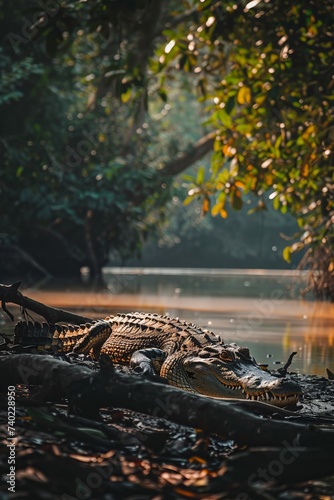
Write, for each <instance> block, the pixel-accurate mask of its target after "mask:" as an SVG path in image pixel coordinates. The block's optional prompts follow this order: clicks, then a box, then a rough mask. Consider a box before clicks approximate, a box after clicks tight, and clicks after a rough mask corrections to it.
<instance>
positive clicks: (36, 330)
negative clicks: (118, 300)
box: [14, 317, 112, 354]
mask: <svg viewBox="0 0 334 500" xmlns="http://www.w3.org/2000/svg"><path fill="white" fill-rule="evenodd" d="M111 322H112V318H110V317H108V318H106V319H105V320H99V321H92V322H91V323H86V324H83V325H53V324H49V323H38V322H32V321H28V322H26V321H19V322H18V323H17V324H16V326H15V329H14V344H19V345H21V346H23V347H24V346H33V347H35V348H37V349H42V350H51V351H55V352H69V351H72V350H74V351H75V352H78V353H85V354H89V353H90V351H91V349H93V350H94V352H95V353H96V352H98V348H100V347H101V346H102V344H103V343H104V342H105V340H106V339H107V338H108V337H109V335H110V333H111Z"/></svg>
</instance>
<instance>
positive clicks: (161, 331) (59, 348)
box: [14, 312, 301, 407]
mask: <svg viewBox="0 0 334 500" xmlns="http://www.w3.org/2000/svg"><path fill="white" fill-rule="evenodd" d="M14 343H17V344H20V345H23V346H27V345H33V346H35V347H37V348H38V349H49V350H53V351H56V352H65V353H66V352H69V351H73V352H76V353H82V354H89V355H90V356H91V357H92V358H93V359H99V358H100V359H103V358H104V359H107V360H108V362H111V363H112V364H114V363H117V364H126V365H129V366H130V367H131V368H132V369H133V370H134V371H136V372H140V373H142V374H144V375H152V376H154V375H160V376H161V377H164V378H165V379H167V381H168V383H169V384H170V385H173V386H175V387H179V388H181V389H184V390H186V391H189V392H192V393H197V394H202V395H206V396H209V397H213V398H238V399H243V400H245V399H248V400H254V401H262V402H265V403H269V404H272V405H275V406H280V407H285V406H290V405H295V404H296V403H297V402H298V400H299V397H300V394H301V389H300V387H299V385H298V384H297V383H295V382H293V381H291V380H289V379H288V378H286V377H282V376H280V377H279V376H274V375H273V374H271V373H270V372H269V371H265V370H264V369H263V368H261V366H260V365H259V364H258V363H257V362H256V361H255V359H254V358H253V357H251V355H250V352H249V349H248V348H247V347H240V346H238V345H236V344H234V343H231V344H225V343H224V341H223V340H222V339H221V338H220V336H218V335H216V334H214V333H213V332H210V331H208V330H204V329H202V328H200V327H198V326H196V325H194V324H191V323H187V322H185V321H181V320H179V319H178V318H169V317H168V316H160V315H158V314H149V313H139V312H135V313H130V314H119V315H116V316H110V317H106V318H105V319H102V320H97V321H92V322H91V323H86V324H84V325H67V326H65V325H63V326H60V325H51V324H48V323H42V324H40V323H37V322H35V323H32V322H29V323H26V322H23V321H22V322H19V323H18V324H17V325H16V327H15V335H14Z"/></svg>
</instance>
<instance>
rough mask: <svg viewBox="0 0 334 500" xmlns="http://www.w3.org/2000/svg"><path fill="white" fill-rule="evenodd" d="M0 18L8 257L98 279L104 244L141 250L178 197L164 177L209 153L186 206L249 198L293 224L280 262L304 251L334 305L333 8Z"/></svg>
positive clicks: (193, 6)
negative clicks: (185, 111) (184, 102)
mask: <svg viewBox="0 0 334 500" xmlns="http://www.w3.org/2000/svg"><path fill="white" fill-rule="evenodd" d="M43 5H44V4H43ZM1 12H2V14H1V15H2V19H1V24H2V26H1V30H2V33H6V34H7V35H6V36H5V44H4V49H3V51H2V53H1V62H0V64H1V70H2V74H3V78H2V82H1V88H0V107H1V112H2V114H3V115H4V116H6V120H5V121H3V123H2V125H1V137H2V142H1V145H0V148H1V153H2V157H3V168H2V169H1V173H0V188H1V201H0V203H1V209H2V213H3V214H4V215H3V217H2V220H1V223H0V224H1V226H0V227H1V245H2V248H4V249H7V254H8V249H10V252H11V253H12V254H13V250H14V251H15V252H17V253H19V254H20V256H21V258H22V256H25V257H26V258H28V257H27V255H28V254H29V256H30V257H29V258H31V257H33V258H34V259H36V260H37V261H38V262H39V263H42V264H43V265H44V266H45V267H47V268H48V269H49V270H51V271H53V270H54V269H57V270H59V269H60V268H61V269H63V270H64V272H66V273H68V272H70V271H71V270H73V269H78V268H79V267H80V266H81V265H85V264H86V265H89V266H90V267H91V269H92V270H93V272H94V274H96V275H98V274H99V272H100V269H101V266H102V265H103V264H105V263H106V262H107V260H108V255H109V251H110V249H113V250H117V251H118V252H119V253H120V255H121V256H122V257H123V258H126V257H128V256H129V255H131V254H133V252H138V251H139V250H140V247H141V245H142V242H143V240H144V238H145V237H148V236H149V235H152V234H154V233H155V232H156V231H157V230H158V227H159V225H160V224H162V223H163V222H164V221H165V220H166V218H167V217H168V215H169V210H170V208H169V205H168V201H169V200H170V199H171V197H172V196H175V195H177V196H182V193H181V192H180V191H178V192H177V193H175V191H174V189H175V188H173V187H172V179H173V177H175V176H176V175H177V174H180V173H182V172H183V171H184V170H185V169H186V168H187V167H189V166H190V165H191V164H193V163H194V162H195V161H196V160H198V159H200V158H201V157H202V156H203V155H205V154H206V153H208V152H209V151H210V150H211V151H212V150H213V156H212V162H211V170H210V172H208V169H205V168H204V167H199V168H198V169H197V171H196V174H195V175H192V174H191V175H190V176H189V175H188V177H187V178H186V182H187V183H188V191H189V193H188V197H187V198H186V200H185V203H189V202H191V201H192V200H193V199H194V198H200V199H201V203H202V211H203V213H207V212H211V214H212V215H213V216H221V217H222V218H225V217H226V216H227V215H228V213H229V210H228V206H229V205H230V206H232V207H233V208H234V209H237V210H240V209H241V207H242V204H243V200H244V197H245V195H247V196H248V195H249V194H250V193H252V194H254V195H256V197H258V200H259V202H258V205H257V206H256V207H253V209H252V210H255V211H262V210H265V209H266V208H267V205H268V204H269V203H273V206H274V208H275V209H276V210H280V211H281V212H282V213H287V212H289V213H291V214H292V215H294V217H295V218H296V219H297V221H298V224H299V226H300V229H301V232H300V234H299V235H296V241H295V242H294V243H293V244H292V245H290V246H289V247H287V248H286V249H285V251H284V257H285V259H286V260H290V258H291V253H292V252H294V251H296V250H301V249H305V248H306V249H308V251H307V252H306V254H305V256H304V259H303V264H304V265H305V266H307V265H309V266H310V267H311V268H314V269H317V270H318V269H320V270H321V271H322V274H315V275H314V279H315V281H314V284H315V287H316V288H317V291H318V293H319V294H320V295H324V296H329V297H332V296H333V293H334V285H333V274H334V256H333V238H334V236H333V220H334V219H333V217H334V213H333V152H332V148H333V137H334V136H333V130H334V129H333V99H334V98H333V92H332V90H333V85H334V79H333V65H332V60H333V56H334V54H333V52H334V49H333V36H334V34H333V13H332V5H331V2H330V1H329V0H324V1H323V2H321V3H316V2H315V1H312V0H310V1H308V2H306V3H305V2H298V3H297V4H294V5H293V6H291V3H290V2H288V1H287V0H280V1H279V2H270V1H268V0H265V1H263V2H262V1H259V0H254V1H251V2H247V1H239V2H237V3H233V2H224V3H221V2H216V1H214V0H204V1H197V0H193V1H190V0H189V1H187V0H183V1H181V2H174V1H172V2H168V4H167V3H163V2H156V3H152V2H150V1H149V0H128V1H127V2H124V1H117V0H116V1H114V2H105V1H103V0H97V1H96V2H94V3H91V2H62V3H61V4H58V2H56V1H52V0H50V1H49V3H48V2H46V3H45V5H44V7H41V2H35V1H30V2H23V1H18V2H15V4H10V3H8V2H7V4H5V3H4V2H3V6H2V9H1ZM184 82H188V92H189V94H191V92H192V90H191V88H189V82H192V86H193V88H195V89H196V92H197V97H198V99H199V100H200V101H201V103H202V104H201V109H202V110H205V111H202V113H203V120H204V121H205V124H204V125H203V127H197V128H195V129H192V130H191V133H190V134H189V135H188V136H186V135H182V126H184V125H185V122H183V121H182V123H180V124H179V128H178V127H176V128H175V129H174V131H175V133H174V134H170V133H169V127H170V126H171V123H170V122H168V119H167V117H168V112H169V110H170V108H171V107H173V105H174V106H178V104H179V102H178V99H177V97H176V95H177V90H178V89H179V88H180V86H181V85H182V86H183V85H184ZM173 92H174V93H173ZM171 96H172V98H171ZM191 102H192V100H191V99H189V103H191ZM161 110H162V111H161ZM192 113H193V109H192V107H191V105H189V119H190V120H191V119H192V116H194V115H193V114H192ZM195 116H196V119H197V116H198V115H195ZM201 136H202V137H201ZM197 139H200V140H199V142H196V140H197ZM191 143H192V145H191ZM190 207H191V204H190ZM54 248H57V256H58V260H57V259H54V258H53V259H52V261H53V262H54V266H55V267H54V269H53V268H52V264H51V263H50V258H49V256H50V255H54V251H53V250H54ZM23 251H24V252H25V253H24V254H23Z"/></svg>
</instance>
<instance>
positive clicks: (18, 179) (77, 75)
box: [0, 5, 171, 275]
mask: <svg viewBox="0 0 334 500" xmlns="http://www.w3.org/2000/svg"><path fill="white" fill-rule="evenodd" d="M12 8H13V10H16V9H19V7H18V6H17V5H16V6H15V7H12ZM7 9H8V10H9V11H10V10H11V8H10V6H8V5H7ZM21 9H22V11H21V12H22V13H23V12H25V10H24V8H23V6H22V5H21ZM31 12H33V11H29V13H28V14H27V16H29V17H30V16H31V15H32V14H31ZM7 15H9V14H8V13H7ZM10 18H11V19H12V16H11V17H10ZM17 19H18V22H17V24H16V25H15V24H14V26H12V27H7V29H9V33H14V34H15V33H18V30H19V29H20V17H19V16H18V18H17ZM50 21H52V23H51V24H52V26H51V27H50V25H46V26H45V28H46V33H47V32H48V31H51V32H52V28H53V27H55V26H56V24H55V19H54V18H52V16H51V19H50ZM3 28H4V32H5V29H6V28H5V27H4V26H3ZM10 29H13V32H12V31H10ZM38 35H39V36H40V40H38V39H37V38H36V40H35V39H33V40H31V41H30V42H29V43H28V42H27V43H23V42H22V43H21V44H18V46H15V49H16V53H14V52H13V48H12V47H11V46H10V44H8V43H7V45H5V48H4V50H3V51H2V53H1V55H2V56H3V57H2V58H1V63H0V64H1V69H2V71H3V79H2V82H1V87H0V108H1V112H2V113H3V114H4V115H5V116H7V117H8V118H7V121H6V123H3V124H2V127H1V135H2V143H1V144H0V148H1V156H2V158H3V162H2V169H1V171H0V189H1V201H0V206H1V211H2V213H3V217H2V219H1V223H0V231H1V242H2V247H3V248H5V249H7V255H6V262H7V264H6V265H8V259H9V258H10V256H11V255H12V254H13V251H14V253H15V252H18V251H21V250H23V251H24V252H25V255H29V256H31V257H32V258H31V259H30V261H31V262H32V263H33V262H34V261H36V260H37V261H38V262H39V263H40V264H42V265H43V266H44V267H45V268H46V269H47V270H49V271H51V272H52V273H56V274H57V275H59V274H68V273H71V272H77V271H78V269H79V268H80V267H81V266H83V265H88V266H89V267H90V268H91V271H92V274H94V275H98V274H99V273H100V271H101V267H102V265H104V264H105V263H106V262H107V261H108V257H109V252H110V250H111V249H112V250H113V251H114V252H118V254H119V255H120V257H121V258H122V259H125V258H128V257H129V256H130V255H133V254H138V253H139V252H140V249H141V246H142V244H143V241H145V240H146V238H147V237H148V235H149V234H154V233H155V232H156V231H157V230H158V228H159V225H160V224H161V223H163V222H164V221H165V218H166V210H165V205H166V202H167V200H169V199H170V191H171V182H170V180H166V179H161V177H160V176H159V173H158V172H157V169H156V168H155V165H156V164H158V165H159V162H160V161H161V156H160V155H159V152H158V151H157V150H154V148H152V147H151V144H152V140H153V139H152V138H155V137H156V126H155V125H154V122H152V120H150V119H149V117H146V113H145V116H144V117H145V119H146V118H147V122H144V123H143V126H142V127H141V129H140V131H139V130H137V131H135V132H136V133H133V134H132V133H131V129H132V126H133V119H132V117H133V114H134V113H135V109H134V108H136V107H137V105H136V103H133V102H132V101H131V102H130V101H129V102H128V103H123V104H122V102H121V101H120V100H119V99H116V98H114V97H113V96H111V94H108V95H107V96H104V97H103V98H101V99H100V100H98V101H97V102H96V103H94V105H93V104H92V102H91V101H90V98H91V96H92V95H94V91H95V90H96V86H95V85H94V82H93V80H94V72H98V70H100V71H101V68H102V67H103V65H104V53H103V49H104V48H103V44H101V46H99V45H98V44H97V42H96V40H95V39H94V37H90V36H89V35H88V36H87V37H80V36H79V37H76V38H75V39H74V40H73V44H72V45H71V46H68V48H67V50H66V51H64V52H61V51H60V52H58V53H57V56H56V58H52V59H50V57H46V54H45V48H46V50H47V51H51V53H53V54H54V55H55V54H56V52H55V51H54V50H55V44H52V43H51V42H52V37H51V36H49V35H47V34H45V37H44V38H43V36H42V29H40V31H39V33H38ZM13 36H14V35H13ZM12 40H13V37H12V38H11V40H9V41H12ZM27 54H29V55H27ZM89 75H90V76H89ZM88 76H89V77H88ZM111 118H112V119H111ZM129 130H130V134H129ZM127 135H129V136H130V138H129V140H128V141H127V142H126V141H125V140H124V137H127ZM167 149H168V147H167V146H166V150H167ZM151 165H152V166H151ZM21 254H22V252H21Z"/></svg>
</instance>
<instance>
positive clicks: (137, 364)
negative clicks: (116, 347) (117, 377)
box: [130, 347, 167, 376]
mask: <svg viewBox="0 0 334 500" xmlns="http://www.w3.org/2000/svg"><path fill="white" fill-rule="evenodd" d="M166 357H167V354H166V353H165V352H164V351H162V350H161V349H157V348H155V347H151V348H147V349H140V350H138V351H135V352H134V353H133V354H132V356H131V360H130V366H131V368H132V369H133V370H134V371H136V372H137V373H141V374H143V375H151V376H155V375H159V374H160V369H161V366H162V364H163V362H164V361H165V359H166Z"/></svg>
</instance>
